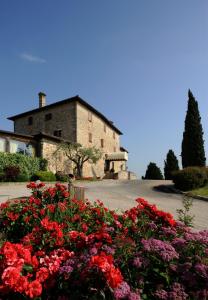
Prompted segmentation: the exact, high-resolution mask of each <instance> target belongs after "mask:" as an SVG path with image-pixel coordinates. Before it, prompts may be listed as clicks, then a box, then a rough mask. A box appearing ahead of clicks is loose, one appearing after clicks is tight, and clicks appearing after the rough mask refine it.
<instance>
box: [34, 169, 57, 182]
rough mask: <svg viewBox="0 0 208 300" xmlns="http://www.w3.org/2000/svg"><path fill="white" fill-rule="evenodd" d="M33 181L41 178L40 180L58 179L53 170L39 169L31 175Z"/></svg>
mask: <svg viewBox="0 0 208 300" xmlns="http://www.w3.org/2000/svg"><path fill="white" fill-rule="evenodd" d="M31 180H32V181H36V180H40V181H56V176H55V174H53V173H52V172H49V171H38V172H36V173H35V174H33V175H32V177H31Z"/></svg>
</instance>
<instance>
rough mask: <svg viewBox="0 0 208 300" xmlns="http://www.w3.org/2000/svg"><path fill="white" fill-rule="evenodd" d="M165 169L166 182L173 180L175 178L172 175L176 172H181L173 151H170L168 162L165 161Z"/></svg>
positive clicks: (167, 157)
mask: <svg viewBox="0 0 208 300" xmlns="http://www.w3.org/2000/svg"><path fill="white" fill-rule="evenodd" d="M164 163H165V167H164V175H165V179H166V180H172V179H173V176H172V173H173V172H174V171H178V170H179V166H178V160H177V158H176V156H175V154H174V152H173V150H171V149H170V150H169V151H168V153H167V156H166V160H165V162H164Z"/></svg>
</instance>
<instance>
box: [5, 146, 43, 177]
mask: <svg viewBox="0 0 208 300" xmlns="http://www.w3.org/2000/svg"><path fill="white" fill-rule="evenodd" d="M43 161H44V159H42V158H37V157H30V156H26V155H23V154H20V153H5V152H0V173H4V169H5V168H6V167H9V166H15V167H18V168H19V169H20V174H21V175H25V177H26V176H27V178H29V177H31V176H32V175H33V174H34V173H35V172H37V171H39V170H40V169H41V164H42V162H43Z"/></svg>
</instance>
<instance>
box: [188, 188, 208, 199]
mask: <svg viewBox="0 0 208 300" xmlns="http://www.w3.org/2000/svg"><path fill="white" fill-rule="evenodd" d="M190 194H191V195H197V196H205V197H208V185H206V186H204V187H202V188H199V189H196V190H193V191H190Z"/></svg>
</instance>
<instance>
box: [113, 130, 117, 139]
mask: <svg viewBox="0 0 208 300" xmlns="http://www.w3.org/2000/svg"><path fill="white" fill-rule="evenodd" d="M113 138H114V139H115V138H116V134H115V131H113Z"/></svg>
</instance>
